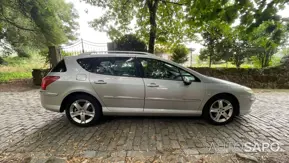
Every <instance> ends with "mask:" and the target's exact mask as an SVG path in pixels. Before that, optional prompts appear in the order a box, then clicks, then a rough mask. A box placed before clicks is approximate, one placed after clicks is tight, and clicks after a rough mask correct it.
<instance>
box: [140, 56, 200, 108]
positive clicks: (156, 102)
mask: <svg viewBox="0 0 289 163" xmlns="http://www.w3.org/2000/svg"><path fill="white" fill-rule="evenodd" d="M139 61H140V64H141V66H142V71H143V77H144V84H145V89H146V90H145V109H144V110H145V111H148V112H164V113H173V112H176V113H186V112H190V111H192V112H194V111H199V110H198V108H199V106H200V104H201V102H202V99H203V97H204V86H203V84H202V83H201V82H199V81H198V80H197V79H196V78H195V77H194V76H193V75H191V74H190V73H188V72H186V71H184V70H181V69H180V68H178V67H176V66H173V65H171V64H169V63H166V62H163V61H160V60H157V59H148V58H139ZM182 76H187V77H189V78H190V79H191V80H192V81H193V82H192V83H191V84H190V85H185V84H184V82H183V80H182Z"/></svg>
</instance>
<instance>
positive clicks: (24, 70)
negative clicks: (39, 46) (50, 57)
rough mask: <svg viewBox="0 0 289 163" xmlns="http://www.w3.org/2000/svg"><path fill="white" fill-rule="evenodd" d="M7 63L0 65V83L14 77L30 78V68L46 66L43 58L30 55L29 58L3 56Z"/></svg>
mask: <svg viewBox="0 0 289 163" xmlns="http://www.w3.org/2000/svg"><path fill="white" fill-rule="evenodd" d="M3 59H4V60H5V61H6V62H7V65H0V83H6V82H8V81H11V80H14V79H31V78H32V69H37V68H47V64H45V58H44V57H41V56H39V55H32V56H31V57H30V58H20V57H4V58H3Z"/></svg>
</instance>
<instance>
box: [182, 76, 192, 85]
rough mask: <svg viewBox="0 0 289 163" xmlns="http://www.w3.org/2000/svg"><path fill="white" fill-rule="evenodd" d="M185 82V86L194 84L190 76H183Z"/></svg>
mask: <svg viewBox="0 0 289 163" xmlns="http://www.w3.org/2000/svg"><path fill="white" fill-rule="evenodd" d="M183 81H184V84H185V85H190V84H191V83H192V82H193V80H191V79H190V78H189V77H188V76H183Z"/></svg>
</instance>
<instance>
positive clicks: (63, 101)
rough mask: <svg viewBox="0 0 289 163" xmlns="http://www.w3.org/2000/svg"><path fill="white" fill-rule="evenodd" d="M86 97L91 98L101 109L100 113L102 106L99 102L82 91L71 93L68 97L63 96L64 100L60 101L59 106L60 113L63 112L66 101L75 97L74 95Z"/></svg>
mask: <svg viewBox="0 0 289 163" xmlns="http://www.w3.org/2000/svg"><path fill="white" fill-rule="evenodd" d="M80 94H82V95H86V96H90V97H92V98H93V99H95V101H96V102H97V103H98V105H99V106H100V107H101V111H102V108H103V105H102V104H101V102H100V101H99V100H98V99H97V98H96V97H95V96H93V95H92V94H90V93H87V92H83V91H77V92H71V93H69V94H68V95H66V96H65V98H64V99H63V100H62V102H61V105H60V112H64V110H65V104H66V103H67V102H68V100H69V99H70V98H71V97H73V96H75V95H80Z"/></svg>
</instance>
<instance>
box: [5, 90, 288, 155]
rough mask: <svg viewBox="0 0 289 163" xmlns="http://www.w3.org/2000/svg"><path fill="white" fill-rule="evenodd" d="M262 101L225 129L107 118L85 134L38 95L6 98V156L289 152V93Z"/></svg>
mask: <svg viewBox="0 0 289 163" xmlns="http://www.w3.org/2000/svg"><path fill="white" fill-rule="evenodd" d="M256 97H257V101H256V102H255V103H254V105H253V107H252V108H253V111H252V112H251V114H249V115H246V116H242V117H237V118H236V119H235V120H234V121H233V122H232V123H230V124H228V125H225V126H213V125H210V124H208V123H207V122H206V121H204V120H203V119H202V118H198V117H186V118H185V117H106V118H104V119H103V120H102V122H101V123H100V124H98V125H96V126H92V127H88V128H80V127H76V126H74V125H72V124H70V123H69V122H68V120H66V117H65V116H64V115H63V114H59V113H54V112H49V111H46V110H45V109H43V108H42V107H41V104H40V100H39V93H38V90H31V91H26V92H0V101H1V105H0V111H1V114H0V121H1V123H0V153H10V152H13V153H32V152H34V153H38V152H41V153H49V154H53V155H57V156H66V155H73V156H83V155H84V156H86V157H104V158H105V157H109V156H110V155H116V156H119V157H120V158H121V157H135V156H140V155H141V156H153V155H155V154H162V153H177V154H183V155H196V154H209V153H231V152H260V151H263V149H264V151H265V152H270V151H271V152H272V151H276V150H279V151H289V92H263V93H257V94H256ZM267 143H268V144H269V145H270V146H269V147H268V148H267V146H268V144H267ZM262 145H263V146H262ZM262 147H263V148H262ZM278 147H280V149H278Z"/></svg>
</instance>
